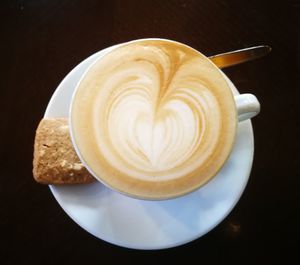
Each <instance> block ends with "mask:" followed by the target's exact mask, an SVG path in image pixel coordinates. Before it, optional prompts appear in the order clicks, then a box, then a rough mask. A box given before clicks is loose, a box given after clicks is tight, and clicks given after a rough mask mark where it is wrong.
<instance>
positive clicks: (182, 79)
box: [72, 40, 236, 197]
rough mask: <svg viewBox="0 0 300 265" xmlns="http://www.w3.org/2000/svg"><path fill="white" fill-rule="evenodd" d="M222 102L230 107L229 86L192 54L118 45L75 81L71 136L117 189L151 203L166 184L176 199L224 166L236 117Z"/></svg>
mask: <svg viewBox="0 0 300 265" xmlns="http://www.w3.org/2000/svg"><path fill="white" fill-rule="evenodd" d="M221 97H223V98H222V100H220V98H221ZM224 98H225V101H224ZM226 100H227V101H228V100H231V102H230V103H231V106H233V104H232V100H233V99H232V95H231V92H230V91H228V87H227V85H226V82H225V81H224V80H223V78H222V76H221V74H220V73H218V71H217V70H216V69H214V66H213V65H212V64H211V63H210V62H209V61H208V60H207V58H205V57H204V56H202V55H201V54H200V53H198V52H196V51H195V50H192V49H190V48H188V47H186V46H184V45H179V44H178V43H172V42H165V41H150V40H148V41H147V40H145V41H139V42H136V43H131V44H128V45H122V46H121V47H118V48H116V49H114V50H113V51H112V52H110V53H108V54H107V55H105V56H104V57H103V58H101V59H99V60H98V61H97V63H96V64H94V65H93V66H92V67H91V68H90V69H89V71H88V72H87V74H86V75H85V77H84V78H83V79H82V81H81V82H80V84H79V88H78V90H77V93H76V97H75V100H74V103H73V107H72V117H74V118H72V123H73V128H74V131H73V133H74V138H75V141H76V144H77V145H78V147H79V149H80V152H81V156H82V158H83V160H84V161H85V162H86V163H87V164H88V165H89V166H90V168H91V169H92V171H93V172H94V173H95V174H96V175H97V176H99V177H100V178H101V180H103V181H104V182H106V183H108V184H109V185H112V186H114V187H116V186H117V187H116V188H117V189H118V190H120V191H124V192H126V191H127V190H128V189H129V190H130V191H129V192H131V193H133V194H141V193H142V194H144V195H145V197H147V196H150V197H151V196H152V195H153V196H154V197H155V193H157V192H158V193H159V194H160V195H161V193H162V192H161V191H160V189H161V187H163V186H167V185H171V186H170V187H173V191H172V192H175V193H178V192H179V191H180V188H178V187H179V186H180V185H182V188H181V189H183V190H184V189H187V187H186V186H187V184H186V183H187V181H190V182H191V183H192V184H189V185H191V187H189V189H191V188H194V185H195V184H193V183H195V182H196V180H197V179H198V183H199V178H201V179H202V180H201V181H202V182H205V181H207V180H208V178H209V176H210V175H211V174H212V173H215V172H214V171H216V170H218V169H217V167H216V169H214V168H213V166H214V164H216V163H217V164H218V163H224V161H225V160H226V158H227V155H228V151H229V149H230V148H231V145H232V142H233V137H232V136H234V132H235V125H233V124H234V122H235V115H236V114H235V110H234V109H233V108H232V107H230V104H227V105H226V102H227V101H226ZM222 102H225V103H222ZM229 119H232V121H233V122H231V123H230V122H229V123H228V120H229ZM228 124H229V125H228ZM229 132H232V133H231V134H230V133H229ZM228 135H229V137H227V136H228ZM224 140H226V141H228V143H226V142H225V143H224ZM201 181H200V182H201ZM151 183H152V184H151ZM177 186H178V187H177ZM170 187H169V189H172V188H170ZM164 189H166V188H164ZM167 189H168V188H167Z"/></svg>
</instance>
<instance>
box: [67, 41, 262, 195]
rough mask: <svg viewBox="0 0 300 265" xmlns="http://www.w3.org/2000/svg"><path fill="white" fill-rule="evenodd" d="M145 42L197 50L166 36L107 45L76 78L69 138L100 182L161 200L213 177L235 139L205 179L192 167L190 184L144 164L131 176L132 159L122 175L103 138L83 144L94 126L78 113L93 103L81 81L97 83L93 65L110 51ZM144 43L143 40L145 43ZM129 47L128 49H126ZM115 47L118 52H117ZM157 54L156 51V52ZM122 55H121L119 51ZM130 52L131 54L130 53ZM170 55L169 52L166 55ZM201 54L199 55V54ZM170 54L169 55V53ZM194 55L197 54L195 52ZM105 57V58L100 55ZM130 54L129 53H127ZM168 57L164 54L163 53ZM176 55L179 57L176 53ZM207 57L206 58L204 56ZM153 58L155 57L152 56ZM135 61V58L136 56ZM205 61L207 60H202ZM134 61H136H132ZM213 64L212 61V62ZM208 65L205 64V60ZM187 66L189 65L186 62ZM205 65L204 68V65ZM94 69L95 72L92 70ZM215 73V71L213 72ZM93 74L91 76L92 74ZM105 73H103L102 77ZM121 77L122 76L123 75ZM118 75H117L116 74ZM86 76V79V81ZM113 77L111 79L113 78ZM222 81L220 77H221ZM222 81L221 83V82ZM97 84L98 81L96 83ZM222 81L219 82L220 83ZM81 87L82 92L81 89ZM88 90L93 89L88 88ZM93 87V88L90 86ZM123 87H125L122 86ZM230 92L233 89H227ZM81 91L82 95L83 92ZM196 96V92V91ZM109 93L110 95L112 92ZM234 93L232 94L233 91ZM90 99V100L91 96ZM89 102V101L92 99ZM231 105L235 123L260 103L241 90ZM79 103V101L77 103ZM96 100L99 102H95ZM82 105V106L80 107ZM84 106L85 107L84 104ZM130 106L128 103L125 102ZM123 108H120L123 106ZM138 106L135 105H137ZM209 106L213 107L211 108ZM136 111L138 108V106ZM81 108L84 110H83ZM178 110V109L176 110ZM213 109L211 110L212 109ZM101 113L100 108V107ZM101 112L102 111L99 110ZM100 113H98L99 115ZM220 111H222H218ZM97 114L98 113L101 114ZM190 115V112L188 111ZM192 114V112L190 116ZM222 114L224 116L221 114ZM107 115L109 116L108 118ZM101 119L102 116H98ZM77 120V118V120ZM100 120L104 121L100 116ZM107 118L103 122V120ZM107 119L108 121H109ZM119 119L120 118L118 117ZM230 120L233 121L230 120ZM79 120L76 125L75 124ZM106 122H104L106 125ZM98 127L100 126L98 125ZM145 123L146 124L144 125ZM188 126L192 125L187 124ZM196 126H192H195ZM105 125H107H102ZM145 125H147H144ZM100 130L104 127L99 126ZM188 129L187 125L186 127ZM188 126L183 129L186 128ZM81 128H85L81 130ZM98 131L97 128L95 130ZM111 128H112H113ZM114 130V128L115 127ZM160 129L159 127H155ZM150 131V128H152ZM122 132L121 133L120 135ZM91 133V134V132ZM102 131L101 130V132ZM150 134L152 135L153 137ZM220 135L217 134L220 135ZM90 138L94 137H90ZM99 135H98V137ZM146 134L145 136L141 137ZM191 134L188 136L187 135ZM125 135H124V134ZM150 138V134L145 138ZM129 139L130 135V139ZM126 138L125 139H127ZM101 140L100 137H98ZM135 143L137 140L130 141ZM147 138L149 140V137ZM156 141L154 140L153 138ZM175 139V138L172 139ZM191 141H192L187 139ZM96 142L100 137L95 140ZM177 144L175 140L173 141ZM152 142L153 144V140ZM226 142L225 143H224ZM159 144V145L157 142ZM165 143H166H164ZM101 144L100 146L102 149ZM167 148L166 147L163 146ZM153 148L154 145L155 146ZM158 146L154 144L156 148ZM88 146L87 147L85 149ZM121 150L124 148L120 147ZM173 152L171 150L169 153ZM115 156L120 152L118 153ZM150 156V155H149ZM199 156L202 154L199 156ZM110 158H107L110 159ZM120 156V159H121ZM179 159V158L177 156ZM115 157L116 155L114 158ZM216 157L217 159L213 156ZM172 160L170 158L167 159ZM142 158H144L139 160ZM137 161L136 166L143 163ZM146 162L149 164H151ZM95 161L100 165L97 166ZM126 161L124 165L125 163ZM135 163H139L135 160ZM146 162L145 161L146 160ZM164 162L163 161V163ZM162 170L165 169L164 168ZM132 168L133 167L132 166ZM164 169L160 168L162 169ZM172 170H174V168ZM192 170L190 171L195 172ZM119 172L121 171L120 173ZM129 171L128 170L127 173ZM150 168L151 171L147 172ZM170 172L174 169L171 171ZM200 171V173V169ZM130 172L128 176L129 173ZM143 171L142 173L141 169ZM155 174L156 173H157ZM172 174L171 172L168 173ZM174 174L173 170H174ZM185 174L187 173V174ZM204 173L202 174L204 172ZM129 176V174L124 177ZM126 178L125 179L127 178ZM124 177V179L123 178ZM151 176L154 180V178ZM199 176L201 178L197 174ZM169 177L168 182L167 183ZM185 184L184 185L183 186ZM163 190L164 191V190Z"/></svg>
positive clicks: (191, 188)
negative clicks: (144, 166) (159, 173)
mask: <svg viewBox="0 0 300 265" xmlns="http://www.w3.org/2000/svg"><path fill="white" fill-rule="evenodd" d="M148 42H149V43H150V44H151V45H152V46H151V45H150V46H149V47H150V49H151V47H154V48H153V49H154V52H156V48H155V45H156V43H157V48H158V49H160V48H161V47H162V46H164V45H166V47H167V46H168V45H171V46H172V45H173V46H174V47H175V48H176V47H177V46H178V47H179V48H182V49H183V50H184V49H187V51H189V50H190V51H191V52H192V53H195V52H196V51H195V50H194V49H192V48H191V47H188V46H186V45H184V44H180V43H178V42H175V41H172V40H165V39H141V40H134V41H131V42H127V43H123V44H119V45H115V46H113V47H110V48H109V49H106V50H105V51H104V53H103V54H102V55H101V56H100V57H99V58H98V59H97V60H96V62H95V63H93V64H92V65H91V66H90V67H89V68H88V69H87V71H86V72H85V73H84V75H83V76H82V78H81V80H80V81H79V82H78V85H77V87H76V89H75V92H74V94H73V97H72V102H71V107H70V133H71V139H72V142H73V145H74V147H75V150H76V152H77V154H78V156H79V157H80V159H81V160H82V162H83V163H84V165H85V167H86V168H87V170H88V171H89V172H90V173H91V174H92V175H93V176H94V177H95V178H96V179H97V180H99V181H100V182H102V183H103V184H104V185H106V186H108V187H110V188H112V189H114V190H116V191H118V192H121V193H123V194H125V195H128V196H131V197H135V198H139V199H150V200H162V199H170V198H175V197H178V196H182V195H185V194H187V193H189V192H191V191H193V190H195V189H198V188H200V187H201V186H203V185H205V183H206V182H207V181H209V180H210V179H212V178H213V177H214V176H215V175H216V174H217V172H218V171H219V170H220V169H221V168H222V166H223V164H224V163H225V161H226V160H227V158H228V157H229V155H230V152H231V149H232V146H233V143H234V141H232V139H231V138H233V137H235V132H232V133H231V135H230V137H231V138H230V137H229V138H228V139H231V140H230V141H231V142H230V143H229V144H228V146H227V147H226V151H224V152H225V154H224V153H223V154H222V159H221V161H220V162H218V163H217V166H216V168H213V164H214V159H211V160H212V161H211V162H210V163H208V164H209V166H207V167H208V168H210V169H209V170H207V171H210V172H209V174H208V177H206V178H205V179H201V180H199V181H198V182H197V176H196V175H197V174H196V173H197V168H196V169H195V170H194V171H195V172H196V173H193V174H194V175H195V177H193V178H192V177H191V178H190V179H191V181H190V182H191V183H192V184H190V185H189V183H188V180H187V181H182V182H180V181H179V178H180V177H177V176H176V178H177V179H176V181H175V178H174V180H173V179H171V178H169V179H168V178H167V177H166V176H164V175H163V174H162V175H161V176H162V177H161V180H160V179H159V177H157V180H156V179H154V178H151V172H154V173H153V175H154V176H156V174H157V173H156V171H155V170H153V167H154V166H153V165H152V166H153V167H151V168H150V167H149V168H148V167H147V166H146V169H147V170H148V171H147V170H143V168H142V169H141V168H139V169H138V170H136V172H144V171H145V172H146V173H147V174H146V173H145V179H143V178H141V179H139V175H138V173H136V172H134V174H135V175H134V174H133V173H132V176H131V175H130V174H131V173H130V172H131V171H130V169H131V168H134V166H132V165H135V164H134V161H133V162H132V164H130V162H131V161H129V162H128V161H125V162H124V164H126V163H127V162H128V163H127V164H129V166H128V168H126V169H125V171H126V170H127V171H126V174H125V173H124V176H126V177H124V176H123V171H122V170H124V167H123V168H122V167H121V166H120V168H118V167H115V168H114V166H111V164H113V163H114V160H112V159H114V158H111V153H110V152H106V150H104V145H106V142H103V143H102V144H99V145H98V144H94V145H92V144H91V143H90V144H89V145H90V148H85V147H87V146H88V145H85V144H84V141H89V140H88V139H87V138H89V137H90V136H89V135H92V134H89V133H90V132H92V131H93V130H94V129H90V127H91V128H92V127H95V124H92V123H88V122H86V121H85V120H89V119H90V115H88V114H86V115H87V116H86V118H85V117H84V118H82V117H81V118H78V117H79V115H81V110H82V109H88V108H90V106H89V105H92V104H93V103H92V104H86V105H85V103H82V102H83V100H84V98H85V97H88V96H89V94H91V92H85V90H86V91H88V89H90V88H85V87H84V86H85V85H84V83H87V84H90V83H91V82H95V84H97V82H98V81H97V75H95V73H97V72H96V70H95V71H94V70H93V69H96V68H97V67H98V66H97V65H101V63H102V60H103V61H104V60H108V59H106V58H108V56H111V58H118V57H113V56H114V55H113V52H114V51H115V54H116V53H117V52H118V51H121V48H123V50H124V51H125V52H124V53H122V54H125V55H126V54H127V56H129V55H128V51H130V49H131V46H132V47H134V48H133V53H134V51H135V50H136V49H137V48H136V46H137V47H140V46H139V45H140V44H141V43H142V45H146V44H147V45H148ZM145 43H146V44H145ZM147 45H146V46H145V47H144V46H143V47H142V48H144V50H146V51H147V52H148V50H147V49H149V47H148V46H147ZM129 48H130V49H129ZM116 51H117V52H116ZM158 54H159V53H158ZM122 56H123V55H122ZM130 56H131V55H130ZM168 56H170V54H169V55H168ZM199 56H200V55H199ZM201 56H202V57H201V58H202V60H204V61H205V58H203V55H201ZM171 57H172V56H171ZM196 57H197V56H196ZM103 58H104V59H103ZM126 58H127V57H126V56H125V57H120V60H121V61H122V60H123V61H124V63H126ZM128 58H129V57H128ZM166 58H167V57H166ZM178 58H179V57H178ZM206 59H207V58H206ZM153 60H155V58H154V59H153ZM116 61H117V62H116V65H117V66H118V65H119V62H118V60H116ZM136 61H138V60H136ZM205 63H206V64H207V62H205ZM133 64H135V61H133ZM211 64H212V63H211ZM108 65H109V67H110V63H109V61H108ZM207 65H208V64H207ZM117 66H115V63H112V69H114V68H113V67H117ZM187 66H188V67H189V65H188V64H187ZM103 67H104V68H102V72H100V73H98V74H100V75H101V78H106V77H105V75H107V74H109V73H105V71H106V69H107V68H109V67H107V65H105V66H103ZM129 68H130V66H129V67H127V68H126V67H124V68H122V71H123V72H124V71H126V69H129ZM208 68H212V67H211V66H209V65H208ZM136 69H139V68H136ZM204 69H206V68H204ZM93 71H94V72H95V73H94V72H93ZM217 71H218V72H219V76H218V79H220V80H221V78H220V75H221V76H222V77H223V79H224V80H225V81H226V82H227V87H228V89H229V90H230V88H229V81H228V79H227V77H226V76H225V75H224V74H223V72H222V71H221V70H220V69H218V70H217ZM217 71H216V67H215V69H214V70H212V72H214V73H213V74H216V72H217ZM114 74H117V76H119V74H118V73H117V72H114ZM130 74H132V72H130ZM216 75H218V74H216ZM91 76H92V77H91ZM103 76H104V77H103ZM122 77H123V76H122ZM118 78H119V77H118ZM87 80H88V81H87ZM112 80H114V79H112ZM222 82H223V81H222ZM220 84H221V83H220ZM97 85H98V84H97ZM223 85H224V84H222V86H223ZM101 89H102V90H103V91H104V90H105V89H104V88H101ZM78 90H80V92H78ZM158 90H159V91H161V90H160V89H158ZM82 91H83V92H82ZM90 91H92V90H91V89H90ZM93 91H96V90H95V89H93ZM109 91H110V92H109V93H110V94H113V93H114V90H109ZM124 91H125V90H124ZM81 92H82V93H83V94H80V93H81ZM84 93H87V94H84ZM109 93H108V92H107V93H106V94H105V93H104V94H103V95H106V96H107V95H108V94H109ZM230 93H232V92H231V91H230ZM110 94H109V95H110ZM82 95H83V96H82ZM198 96H199V95H198ZM95 97H97V94H95ZM111 97H112V96H111ZM232 97H233V95H232ZM91 99H93V97H92V96H91ZM120 100H122V98H120V99H118V101H117V102H120ZM222 100H223V99H220V101H222ZM90 101H91V100H90ZM91 102H92V101H91ZM99 102H101V97H100V101H99ZM133 102H136V101H133ZM233 102H234V103H233V104H234V105H235V106H234V108H235V111H236V115H237V119H236V121H234V123H235V127H236V126H237V122H241V121H243V120H247V119H249V118H252V117H254V116H255V115H257V114H258V113H259V111H260V104H259V102H258V100H257V98H256V97H255V96H254V95H252V94H242V95H237V96H234V101H233ZM78 104H79V105H78ZM80 104H81V108H80V107H78V106H80ZM97 104H98V103H97ZM104 104H106V103H105V101H103V102H102V104H100V105H99V104H98V105H99V106H100V107H101V106H102V105H104ZM113 104H114V105H116V104H117V103H115V102H114V103H113ZM113 104H112V106H114V105H113ZM82 106H83V108H82ZM85 106H86V107H85ZM128 106H130V105H128ZM111 108H113V107H111V106H110V107H109V108H107V109H108V110H107V109H103V110H104V111H110V109H111ZM122 110H123V109H122ZM137 110H138V109H137ZM210 110H212V109H210ZM124 111H125V112H126V108H124ZM138 111H139V110H138ZM83 112H84V111H83ZM179 112H180V111H179ZM211 112H212V111H211ZM86 113H92V112H91V111H90V110H89V111H87V112H86ZM102 113H103V111H102ZM186 113H187V114H188V115H189V113H190V112H189V111H187V112H186ZM101 115H102V114H101ZM101 115H100V116H101ZM221 115H223V114H221ZM100 116H99V117H100ZM111 116H113V115H110V116H109V117H111ZM190 116H191V115H190ZM126 117H127V118H128V117H130V116H126ZM191 117H192V116H191ZM222 117H223V116H222ZM107 119H108V118H107ZM99 120H101V119H99ZM78 121H80V122H78ZM102 121H104V120H103V119H102ZM105 122H106V120H105V121H104V122H103V123H105ZM108 122H109V121H108ZM121 123H122V121H121ZM232 123H233V122H232ZM78 124H79V125H78ZM105 126H106V125H105ZM105 126H104V125H103V126H102V125H100V127H101V128H102V127H105ZM116 126H118V124H117V123H116ZM128 126H129V127H130V124H128ZM100 127H99V128H100ZM146 127H147V126H146ZM190 127H191V126H190ZM194 127H195V126H194ZM194 127H191V128H194ZM86 128H89V129H86ZM105 128H106V127H105ZM147 128H148V127H147ZM101 130H102V131H103V128H102V129H101ZM125 130H126V127H124V126H123V127H122V130H121V129H120V130H119V131H118V133H119V134H117V133H116V134H115V136H114V137H115V138H118V137H121V138H122V137H123V135H122V133H123V131H124V134H125ZM187 130H188V129H187ZM187 130H186V131H185V132H187ZM83 131H84V132H83ZM87 131H89V133H87ZM98 131H99V130H98ZM113 131H114V130H113ZM116 131H117V129H116ZM158 131H159V130H158ZM152 133H153V132H152ZM120 134H121V136H120ZM93 135H94V134H93ZM102 135H103V134H102ZM153 135H156V134H155V133H153ZM153 135H152V138H153ZM106 137H107V139H110V138H109V137H111V138H112V140H111V139H110V140H107V142H109V143H107V145H108V146H112V144H111V143H110V141H112V142H114V137H113V136H110V135H109V134H107V135H106ZM219 137H220V136H219ZM91 138H93V137H91ZM100 138H101V137H100ZM129 138H130V137H129ZM142 138H143V137H142V136H140V139H142ZM144 138H145V137H144ZM158 138H162V137H158ZM190 138H191V137H190ZM124 139H125V138H124ZM147 139H149V138H147ZM129 140H130V139H129ZM129 140H128V141H129ZM100 141H101V139H100ZM96 142H97V141H96V140H95V141H94V142H93V143H96ZM133 142H134V143H139V141H133ZM148 142H149V141H148ZM154 142H155V141H154ZM173 142H174V141H173ZM190 142H191V141H190ZM97 143H99V141H98V142H97ZM116 143H121V144H120V146H121V145H122V144H124V143H125V144H126V141H125V140H122V141H116ZM152 144H153V143H152V142H151V143H150V145H152ZM175 144H176V143H175ZM154 145H155V144H154ZM224 145H225V144H224ZM93 146H94V147H95V150H96V149H97V150H98V147H99V150H100V151H99V154H101V155H100V156H99V157H100V158H99V163H98V162H97V159H96V157H97V155H95V154H96V153H97V152H96V151H95V153H93V154H91V153H92V152H94V150H93V148H92V147H93ZM145 146H146V144H144V146H143V145H141V146H138V147H139V148H140V149H139V151H141V150H142V152H144V151H145V150H146V147H145ZM158 146H159V145H158ZM173 146H174V143H173ZM164 147H165V146H164ZM101 148H103V150H102V149H101ZM117 148H118V144H115V145H114V149H117ZM165 148H167V147H165ZM154 149H155V148H154ZM156 149H157V148H156ZM88 150H89V151H88ZM174 150H177V151H180V150H181V149H180V148H179V147H178V148H177V149H176V148H175V149H174ZM131 151H132V150H131V149H128V157H129V158H130V156H132V157H134V155H132V154H131ZM196 151H197V150H196V149H195V151H194V152H196ZM122 152H123V151H122ZM105 154H107V157H106V156H105ZM120 154H121V155H123V157H122V159H123V160H126V159H127V157H126V152H125V153H124V152H123V153H121V152H120ZM147 155H149V152H148V153H147V152H146V151H145V152H144V154H143V156H147ZM171 155H172V153H171ZM116 156H119V155H118V154H117V155H116ZM149 157H150V155H149ZM149 157H147V158H145V159H146V160H147V159H148V160H149ZM199 157H201V155H200V156H199ZM109 159H110V160H109ZM122 159H120V161H121V160H122ZM178 159H179V158H178ZM116 160H117V159H116ZM162 160H163V159H162ZM191 160H192V159H191ZM216 160H218V159H216ZM170 161H171V160H170ZM142 162H143V161H142ZM142 162H141V163H140V164H139V166H141V165H143V163H142ZM151 163H152V164H153V163H154V162H153V161H152V162H151ZM151 163H150V162H149V164H151ZM155 163H156V164H159V161H158V162H157V161H156V162H155ZM172 163H173V164H174V165H175V166H174V168H176V167H177V168H179V166H178V165H177V164H176V161H175V162H172ZM184 163H186V164H189V161H188V160H187V162H186V161H185V162H184ZM98 164H99V165H100V166H98ZM116 164H118V161H116ZM119 164H122V163H119ZM127 164H126V165H127ZM137 164H138V163H137ZM147 165H148V164H147ZM163 166H165V164H164V165H163ZM157 167H162V166H161V165H159V166H157ZM187 168H188V166H186V167H185V168H182V169H180V170H181V171H187ZM164 170H165V169H164ZM172 170H173V169H172V168H171V169H169V168H168V170H165V171H168V172H169V171H172ZM180 170H179V169H178V171H180ZM202 170H203V169H202V168H201V169H200V167H199V172H202ZM133 171H134V170H133ZM161 171H163V170H161ZM173 171H174V170H173ZM194 171H193V172H194ZM207 171H205V169H204V173H205V172H207ZM120 172H121V173H120ZM128 172H129V173H128ZM149 172H150V173H149ZM175 173H176V170H175ZM172 174H173V173H172ZM201 174H202V173H201ZM128 175H129V176H128ZM141 175H142V173H141ZM157 175H158V174H157ZM170 175H171V174H170ZM173 175H174V174H173ZM187 175H188V174H187ZM204 175H205V174H204ZM127 177H128V178H127ZM126 178H127V179H126ZM125 179H126V180H125ZM153 179H154V180H153ZM199 179H200V178H199ZM168 181H169V182H170V183H169V184H170V185H169V184H168ZM173 186H174V187H175V188H174V190H172V189H171V188H170V187H173ZM181 186H184V188H183V189H180V187H181ZM185 186H186V187H185ZM164 191H165V192H164Z"/></svg>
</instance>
